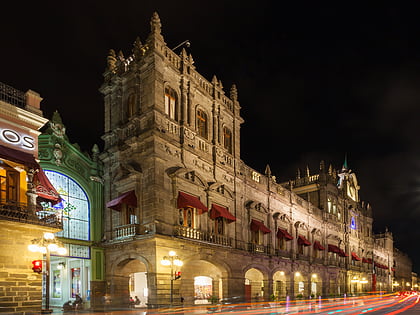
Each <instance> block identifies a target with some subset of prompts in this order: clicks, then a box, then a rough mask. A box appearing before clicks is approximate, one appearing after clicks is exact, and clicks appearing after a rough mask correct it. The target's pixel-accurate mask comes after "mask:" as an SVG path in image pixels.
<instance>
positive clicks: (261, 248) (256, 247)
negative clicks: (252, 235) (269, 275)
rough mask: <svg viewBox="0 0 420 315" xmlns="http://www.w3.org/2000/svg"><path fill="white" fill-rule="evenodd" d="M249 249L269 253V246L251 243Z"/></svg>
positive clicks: (254, 251)
mask: <svg viewBox="0 0 420 315" xmlns="http://www.w3.org/2000/svg"><path fill="white" fill-rule="evenodd" d="M248 250H249V251H250V252H253V253H262V254H269V249H268V246H264V245H259V244H254V243H249V244H248Z"/></svg>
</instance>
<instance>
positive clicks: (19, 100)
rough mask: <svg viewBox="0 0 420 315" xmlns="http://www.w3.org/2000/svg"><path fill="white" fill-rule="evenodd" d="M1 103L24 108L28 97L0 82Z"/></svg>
mask: <svg viewBox="0 0 420 315" xmlns="http://www.w3.org/2000/svg"><path fill="white" fill-rule="evenodd" d="M0 101H3V102H6V103H8V104H11V105H14V106H18V107H21V108H24V107H25V105H26V96H25V93H24V92H22V91H19V90H17V89H15V88H13V87H11V86H8V85H6V84H4V83H2V82H0Z"/></svg>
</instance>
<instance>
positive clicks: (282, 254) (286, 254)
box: [276, 249, 292, 258]
mask: <svg viewBox="0 0 420 315" xmlns="http://www.w3.org/2000/svg"><path fill="white" fill-rule="evenodd" d="M276 255H277V256H279V257H284V258H291V257H292V254H291V253H290V251H287V250H281V249H276Z"/></svg>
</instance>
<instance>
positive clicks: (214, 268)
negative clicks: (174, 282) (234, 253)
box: [179, 255, 231, 304]
mask: <svg viewBox="0 0 420 315" xmlns="http://www.w3.org/2000/svg"><path fill="white" fill-rule="evenodd" d="M181 270H182V277H181V279H180V282H179V294H180V297H181V296H182V297H183V298H184V301H185V303H188V304H203V303H204V304H206V303H209V302H210V300H211V298H212V297H213V298H217V299H218V300H220V299H222V298H225V297H228V296H229V295H230V294H229V284H228V281H229V278H230V274H231V269H230V267H229V266H228V265H227V264H226V263H224V262H222V261H220V260H218V259H214V257H212V258H211V261H210V260H209V259H208V257H204V256H203V255H199V256H198V257H194V258H189V259H185V260H184V265H183V266H182V267H181Z"/></svg>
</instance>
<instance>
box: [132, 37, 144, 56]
mask: <svg viewBox="0 0 420 315" xmlns="http://www.w3.org/2000/svg"><path fill="white" fill-rule="evenodd" d="M133 55H134V57H135V58H136V59H139V58H140V57H141V56H143V55H144V49H143V44H142V43H141V40H140V37H138V36H137V38H136V40H135V41H134V43H133Z"/></svg>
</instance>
